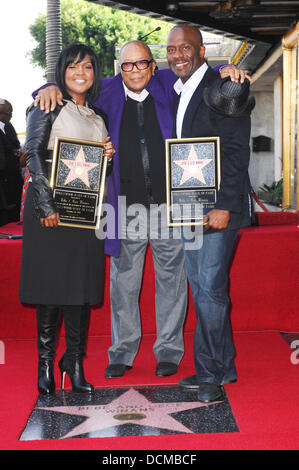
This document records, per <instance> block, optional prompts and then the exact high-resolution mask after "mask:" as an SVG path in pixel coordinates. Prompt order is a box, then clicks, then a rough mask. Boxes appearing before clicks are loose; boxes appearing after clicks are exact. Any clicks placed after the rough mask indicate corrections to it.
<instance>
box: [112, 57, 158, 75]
mask: <svg viewBox="0 0 299 470" xmlns="http://www.w3.org/2000/svg"><path fill="white" fill-rule="evenodd" d="M153 60H154V59H151V60H146V59H144V60H137V61H136V62H123V63H122V64H121V66H120V68H121V69H122V71H123V72H132V70H133V68H134V67H135V66H136V68H137V69H138V70H145V69H147V68H148V67H149V65H150V64H151V62H153Z"/></svg>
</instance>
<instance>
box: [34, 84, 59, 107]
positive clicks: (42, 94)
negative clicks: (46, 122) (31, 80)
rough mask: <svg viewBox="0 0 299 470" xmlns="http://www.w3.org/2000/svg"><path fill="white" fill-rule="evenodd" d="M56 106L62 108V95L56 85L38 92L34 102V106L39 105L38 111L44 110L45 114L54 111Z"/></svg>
mask: <svg viewBox="0 0 299 470" xmlns="http://www.w3.org/2000/svg"><path fill="white" fill-rule="evenodd" d="M57 104H59V105H60V106H62V105H63V102H62V93H61V91H60V89H59V88H58V86H56V85H49V86H47V87H46V88H43V89H42V90H39V92H38V94H37V95H36V97H35V100H34V106H38V105H39V106H40V109H41V110H44V111H45V112H46V113H49V111H54V109H55V108H56V105H57Z"/></svg>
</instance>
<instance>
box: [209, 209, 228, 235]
mask: <svg viewBox="0 0 299 470" xmlns="http://www.w3.org/2000/svg"><path fill="white" fill-rule="evenodd" d="M229 217H230V216H229V211H225V210H222V209H212V210H211V211H210V212H208V213H207V214H206V215H205V217H204V219H203V225H204V227H205V228H206V229H209V228H214V229H217V230H221V229H224V228H226V227H227V226H228V222H229Z"/></svg>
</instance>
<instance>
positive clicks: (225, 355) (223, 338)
mask: <svg viewBox="0 0 299 470" xmlns="http://www.w3.org/2000/svg"><path fill="white" fill-rule="evenodd" d="M237 234H238V230H229V231H219V232H215V233H210V234H204V235H202V237H203V242H202V246H201V247H200V248H199V249H194V250H192V249H191V250H190V249H186V247H187V245H186V242H187V241H186V240H185V239H184V237H183V234H182V242H183V249H184V255H185V261H186V269H187V276H188V280H189V283H190V286H191V290H192V296H193V301H194V306H195V312H196V328H195V333H194V362H195V369H196V375H197V380H198V382H199V383H200V382H212V383H215V384H217V385H220V384H223V383H226V382H229V381H232V380H236V378H237V373H236V368H235V365H234V356H235V348H234V344H233V339H232V331H231V325H230V318H229V304H230V301H229V296H228V265H229V261H230V258H231V254H232V250H233V246H234V243H235V240H236V237H237Z"/></svg>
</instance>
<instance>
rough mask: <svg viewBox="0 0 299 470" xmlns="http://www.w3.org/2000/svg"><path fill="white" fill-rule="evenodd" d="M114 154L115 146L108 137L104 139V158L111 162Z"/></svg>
mask: <svg viewBox="0 0 299 470" xmlns="http://www.w3.org/2000/svg"><path fill="white" fill-rule="evenodd" d="M114 154H115V149H114V145H113V143H112V142H111V141H110V137H106V139H104V157H105V158H108V161H110V160H111V159H112V157H113V155H114Z"/></svg>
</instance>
